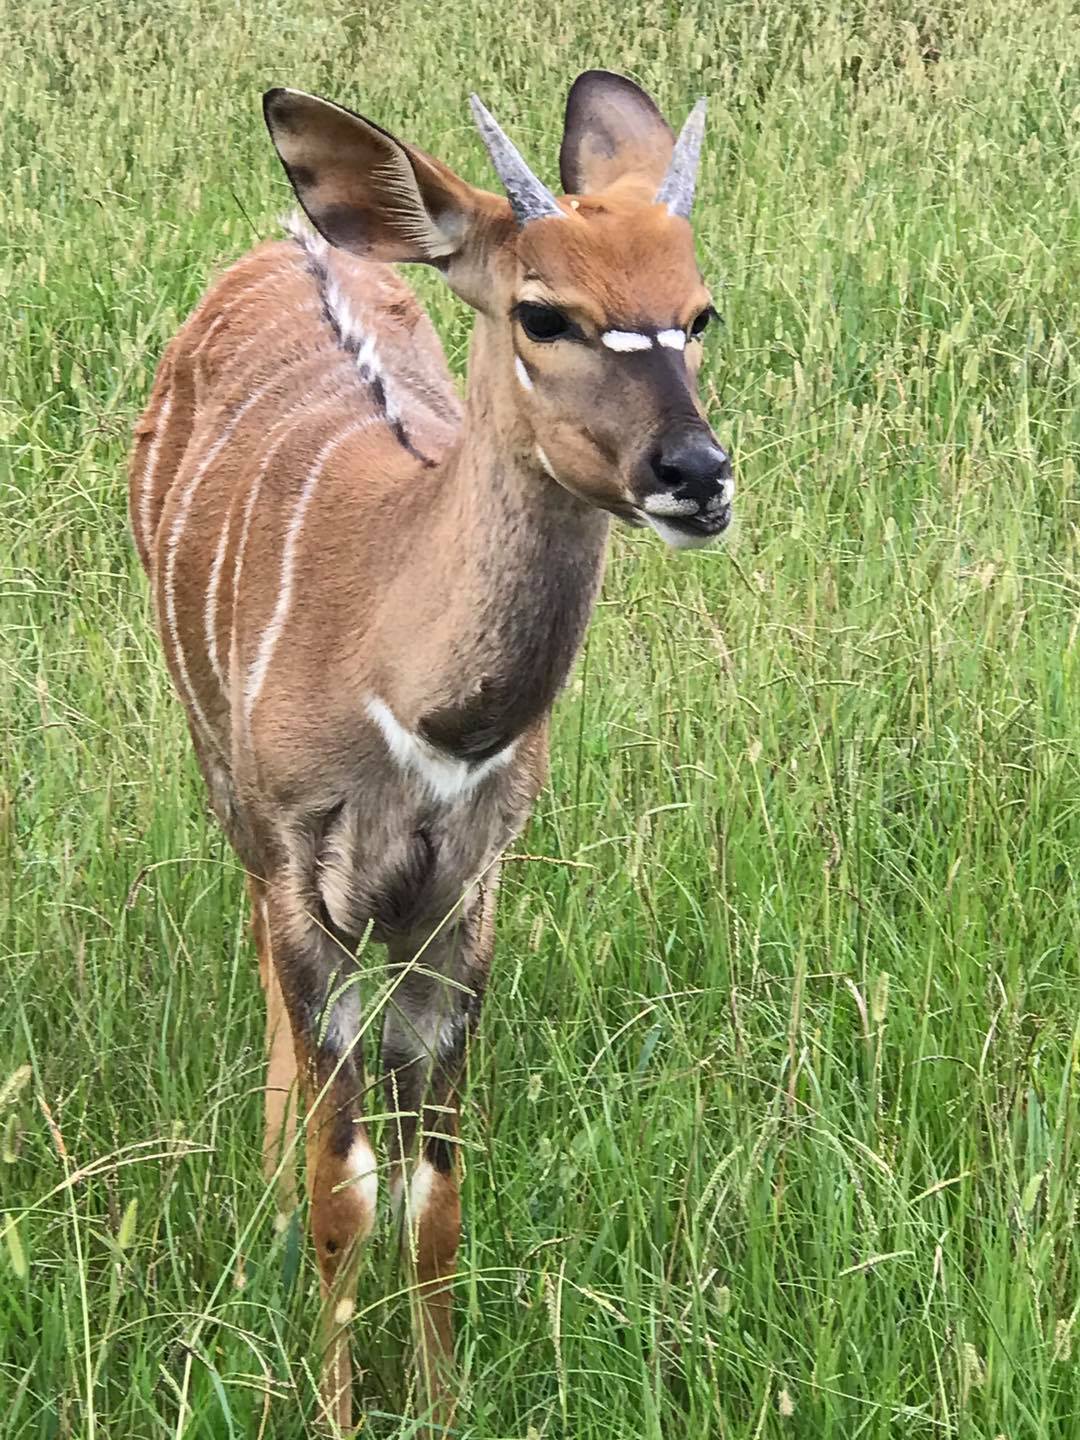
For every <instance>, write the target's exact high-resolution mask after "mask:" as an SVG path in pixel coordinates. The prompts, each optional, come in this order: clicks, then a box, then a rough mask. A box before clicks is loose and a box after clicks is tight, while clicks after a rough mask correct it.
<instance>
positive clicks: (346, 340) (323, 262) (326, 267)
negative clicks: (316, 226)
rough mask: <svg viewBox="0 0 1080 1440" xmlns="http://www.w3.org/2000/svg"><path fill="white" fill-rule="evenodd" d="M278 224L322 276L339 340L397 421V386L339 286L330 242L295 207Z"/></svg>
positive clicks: (399, 415) (370, 329)
mask: <svg viewBox="0 0 1080 1440" xmlns="http://www.w3.org/2000/svg"><path fill="white" fill-rule="evenodd" d="M281 224H282V226H283V227H284V229H285V230H286V231H287V232H288V234H289V235H291V236H292V238H293V239H294V240H295V241H296V242H297V244H298V245H300V246H302V247H303V249H304V250H306V251H307V253H308V254H309V255H310V256H311V257H312V259H313V260H314V261H316V262H317V263H318V265H319V267H320V268H321V270H322V272H323V275H324V276H325V279H324V280H323V281H322V284H321V289H322V293H323V296H324V298H325V300H326V305H327V308H328V309H329V311H330V314H331V315H332V316H333V318H334V323H335V324H336V325H337V328H338V332H339V334H340V335H341V339H342V342H343V344H344V345H345V346H346V347H347V348H348V349H350V350H352V351H353V352H354V353H355V355H356V368H357V370H358V371H359V373H360V378H361V379H362V380H364V381H365V382H367V383H368V384H372V383H373V382H375V381H376V380H377V381H379V383H380V384H381V385H382V393H383V405H384V406H385V409H386V418H387V420H388V421H389V422H390V424H391V425H396V424H398V423H399V422H400V421H401V419H402V407H401V403H400V400H399V397H398V394H397V386H396V384H395V382H394V380H393V378H392V377H391V375H390V372H389V371H388V370H387V369H386V367H385V366H384V365H383V363H382V361H381V360H380V358H379V352H378V348H377V346H376V344H375V336H374V333H373V329H374V327H373V326H372V325H371V324H370V323H365V321H364V319H363V318H361V317H360V316H358V314H357V311H356V305H357V297H356V296H355V295H354V294H346V292H345V290H344V289H343V288H342V285H341V282H340V280H339V279H338V276H337V274H336V273H335V271H334V260H333V250H332V248H331V246H330V245H328V244H327V242H326V241H325V240H324V239H323V237H322V236H321V235H318V234H316V233H315V231H314V230H312V229H310V227H309V226H307V225H305V224H304V222H303V220H302V219H301V218H300V216H299V215H298V214H297V213H296V212H295V211H294V212H293V213H292V214H291V215H287V216H282V218H281Z"/></svg>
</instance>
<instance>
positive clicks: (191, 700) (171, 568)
mask: <svg viewBox="0 0 1080 1440" xmlns="http://www.w3.org/2000/svg"><path fill="white" fill-rule="evenodd" d="M280 383H281V382H280V377H279V376H277V375H275V376H274V378H273V379H272V380H268V381H267V382H266V384H265V385H260V386H259V388H258V389H257V390H256V391H255V393H254V394H252V395H249V396H248V398H247V399H246V400H245V401H244V403H243V404H242V405H241V406H240V408H239V409H238V410H237V411H236V413H235V414H234V415H233V417H232V419H231V420H230V421H229V423H228V424H227V425H226V426H225V429H224V430H223V431H222V432H221V434H220V435H219V436H218V438H217V439H216V440H215V441H214V443H213V445H211V446H210V449H209V450H208V451H207V452H206V454H205V455H204V456H203V458H202V460H201V461H200V462H199V464H198V465H197V466H196V467H195V471H194V473H193V474H192V477H191V479H190V480H189V481H188V483H187V486H186V487H185V489H184V492H183V494H182V495H181V497H180V502H179V504H178V505H177V507H176V514H175V515H174V516H173V523H172V529H171V530H170V532H169V541H168V546H167V548H166V552H165V576H164V580H163V582H162V589H163V591H164V597H165V623H166V625H167V626H168V628H169V636H170V638H171V639H172V643H173V657H174V659H175V661H176V672H177V677H178V679H179V681H180V689H181V691H182V692H183V697H184V699H185V700H186V701H187V702H188V704H189V706H190V708H191V713H192V715H193V716H194V717H195V719H196V720H197V721H198V723H199V725H200V726H201V727H202V729H203V732H204V733H205V735H206V737H207V738H208V739H209V740H211V741H212V742H213V743H214V744H215V746H217V739H216V737H215V735H214V732H213V730H212V729H211V727H210V722H209V720H207V718H206V712H205V711H204V710H203V708H202V706H201V705H200V704H199V698H198V696H197V695H196V694H195V687H194V685H193V684H192V680H191V672H190V671H189V670H188V666H187V657H186V655H185V654H184V647H183V645H182V644H181V643H180V627H179V624H178V621H177V615H176V557H177V553H178V552H179V549H180V541H181V539H182V537H183V534H184V526H185V525H186V524H187V518H188V515H189V513H190V511H191V506H192V502H193V501H194V499H195V494H196V492H197V491H198V488H199V486H200V485H201V484H202V482H203V480H204V478H205V477H206V472H207V471H208V470H209V469H210V466H211V465H212V464H213V463H214V461H215V460H216V459H217V457H218V456H219V455H220V454H221V452H222V450H224V448H225V446H226V445H227V444H228V443H229V441H230V440H231V439H232V437H233V432H234V431H235V429H236V427H237V426H238V425H239V424H240V421H241V420H242V419H243V418H244V416H245V415H246V414H247V412H248V411H249V410H250V409H251V407H252V406H253V405H256V404H258V402H259V401H260V400H261V399H262V398H263V396H264V395H265V394H266V393H267V392H268V391H269V390H270V389H271V388H272V387H273V386H275V385H278V384H280ZM218 748H220V747H218Z"/></svg>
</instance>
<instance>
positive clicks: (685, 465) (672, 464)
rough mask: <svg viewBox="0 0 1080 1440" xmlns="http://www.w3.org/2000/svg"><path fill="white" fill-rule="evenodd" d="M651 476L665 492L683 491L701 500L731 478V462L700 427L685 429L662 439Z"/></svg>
mask: <svg viewBox="0 0 1080 1440" xmlns="http://www.w3.org/2000/svg"><path fill="white" fill-rule="evenodd" d="M652 468H653V474H654V475H655V476H656V478H657V480H659V482H660V484H661V485H662V486H663V487H664V489H665V490H671V491H676V490H681V489H685V490H686V491H687V492H689V493H690V494H693V495H695V496H697V497H703V493H704V492H708V491H711V490H712V489H713V488H714V487H715V486H717V485H719V484H720V483H721V482H722V481H724V480H730V479H731V460H730V459H729V458H728V453H727V451H726V450H725V449H724V448H723V446H721V445H718V444H717V443H716V441H715V440H714V439H713V437H712V435H711V434H710V433H709V431H708V430H706V429H705V428H704V427H703V426H695V427H693V428H690V427H685V428H683V429H680V430H675V431H672V432H670V433H669V434H667V435H665V436H664V439H663V441H662V442H661V444H660V448H659V449H658V450H657V451H656V453H655V455H654V456H653V462H652Z"/></svg>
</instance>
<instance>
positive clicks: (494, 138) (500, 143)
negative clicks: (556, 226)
mask: <svg viewBox="0 0 1080 1440" xmlns="http://www.w3.org/2000/svg"><path fill="white" fill-rule="evenodd" d="M469 104H470V105H471V107H472V113H473V119H474V120H475V121H476V128H477V129H478V130H479V131H480V138H481V140H483V142H484V144H485V145H486V146H487V152H488V154H489V155H490V156H491V163H492V164H493V165H494V166H495V173H496V174H497V175H498V177H499V179H500V180H501V181H502V183H503V189H504V190H505V191H506V197H507V199H508V200H509V201H510V208H511V210H513V212H514V219H515V220H516V221H517V223H518V224H519V225H528V223H529V221H530V220H543V219H544V218H545V216H549V215H559V216H561V215H562V213H563V212H562V211H561V210H560V209H559V207H558V205H557V203H556V201H555V196H554V195H553V194H552V193H551V191H550V190H549V189H548V188H547V186H546V185H545V184H544V182H543V181H542V180H538V179H537V178H536V176H535V175H534V174H533V172H532V171H531V170H530V169H529V167H528V165H526V164H525V161H524V160H523V159H522V158H521V155H520V154H519V153H518V150H517V147H516V146H515V145H514V144H513V143H512V142H511V141H510V140H509V139H507V137H506V135H504V134H503V131H502V129H501V128H500V126H499V124H498V122H497V121H496V119H495V117H494V116H493V115H492V114H491V112H490V111H489V110H488V109H487V107H486V106H485V105H484V104H483V102H482V101H481V100H480V99H479V97H478V96H476V95H470V96H469Z"/></svg>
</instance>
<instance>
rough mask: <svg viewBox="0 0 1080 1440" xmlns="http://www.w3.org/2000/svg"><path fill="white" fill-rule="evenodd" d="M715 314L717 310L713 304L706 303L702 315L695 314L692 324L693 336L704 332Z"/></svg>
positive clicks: (691, 333) (691, 332) (691, 331)
mask: <svg viewBox="0 0 1080 1440" xmlns="http://www.w3.org/2000/svg"><path fill="white" fill-rule="evenodd" d="M715 315H716V311H715V310H714V309H713V307H712V306H711V305H706V307H705V309H704V310H702V311H701V313H700V315H695V316H694V319H693V322H692V324H691V326H690V335H691V338H696V337H697V336H698V335H701V334H703V333H704V332H705V330H706V329H707V328H708V325H709V321H710V320H712V319H713V317H714V316H715Z"/></svg>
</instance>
